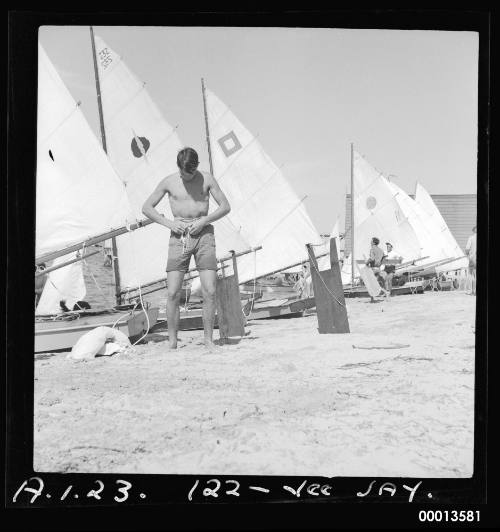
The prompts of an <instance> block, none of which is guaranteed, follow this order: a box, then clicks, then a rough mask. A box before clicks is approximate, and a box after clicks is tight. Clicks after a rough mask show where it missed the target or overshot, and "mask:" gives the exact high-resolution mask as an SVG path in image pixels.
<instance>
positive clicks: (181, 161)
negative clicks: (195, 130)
mask: <svg viewBox="0 0 500 532" xmlns="http://www.w3.org/2000/svg"><path fill="white" fill-rule="evenodd" d="M198 164H199V161H198V154H197V153H196V151H195V150H193V148H183V149H182V150H181V151H180V152H179V153H178V154H177V166H178V167H179V168H180V169H181V170H184V172H188V173H189V174H192V173H193V172H194V171H195V170H196V169H197V168H198Z"/></svg>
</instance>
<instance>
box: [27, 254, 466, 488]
mask: <svg viewBox="0 0 500 532" xmlns="http://www.w3.org/2000/svg"><path fill="white" fill-rule="evenodd" d="M96 257H100V255H97V256H96ZM99 260H101V259H99ZM162 293H163V292H160V294H162ZM475 304H476V298H475V297H472V296H470V295H467V294H465V293H464V292H461V291H450V292H425V293H424V294H416V295H402V296H397V297H393V298H391V300H390V301H383V302H380V303H377V304H370V303H369V299H368V298H354V299H347V300H346V305H347V311H348V316H349V323H350V328H351V333H350V334H324V335H323V334H321V335H320V334H319V333H318V331H317V317H316V315H315V314H314V313H312V314H311V315H308V316H304V317H301V318H290V319H278V320H254V321H249V322H248V323H247V325H246V335H245V336H244V337H243V338H241V339H240V340H239V341H237V340H233V341H232V342H231V343H230V344H229V345H223V346H221V347H220V350H219V351H218V352H217V353H212V354H209V353H206V352H205V351H204V347H203V343H202V340H203V333H202V331H180V332H179V340H180V342H179V348H178V349H177V350H176V351H168V349H167V342H166V340H167V333H166V332H165V333H151V334H150V335H148V337H147V338H146V340H147V343H142V344H138V345H137V346H135V347H134V348H133V349H132V350H130V351H129V352H126V353H123V354H117V355H114V356H111V357H98V358H95V359H91V360H87V361H75V360H71V359H68V358H66V357H67V353H45V354H37V355H35V383H34V385H35V396H34V451H33V459H34V469H35V471H38V472H49V471H50V472H68V473H69V472H78V473H97V472H99V473H151V474H200V475H202V474H219V475H297V476H298V475H309V476H374V477H375V476H387V477H391V476H395V477H438V478H440V477H442V478H445V477H446V478H450V477H452V478H466V477H470V476H471V475H472V473H473V442H474V356H475ZM215 338H218V332H217V331H216V332H215Z"/></svg>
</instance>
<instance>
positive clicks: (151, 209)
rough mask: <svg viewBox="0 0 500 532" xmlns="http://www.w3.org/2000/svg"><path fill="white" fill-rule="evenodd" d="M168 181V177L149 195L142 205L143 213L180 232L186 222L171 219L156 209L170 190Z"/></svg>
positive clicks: (175, 231)
mask: <svg viewBox="0 0 500 532" xmlns="http://www.w3.org/2000/svg"><path fill="white" fill-rule="evenodd" d="M166 181H167V178H165V179H163V180H162V181H161V182H160V183H159V184H158V186H157V187H156V188H155V190H154V192H153V193H152V194H151V196H149V198H148V199H147V200H146V201H145V202H144V205H143V206H142V213H143V214H144V215H145V216H147V217H148V218H149V219H150V220H153V222H156V223H157V224H160V225H164V226H165V227H168V228H169V229H170V230H171V231H173V232H174V233H179V234H180V233H182V232H183V231H184V226H185V224H184V223H182V222H179V221H178V220H169V219H167V218H165V216H164V215H163V214H160V213H159V212H158V211H157V210H156V209H155V207H156V206H157V205H158V203H160V201H161V200H162V199H163V196H165V194H166V193H167V192H168V188H167V182H166Z"/></svg>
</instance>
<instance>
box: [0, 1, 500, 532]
mask: <svg viewBox="0 0 500 532" xmlns="http://www.w3.org/2000/svg"><path fill="white" fill-rule="evenodd" d="M182 7H183V6H182ZM492 14H493V11H492V10H491V9H488V8H481V7H475V8H470V9H453V10H452V9H438V8H434V9H431V8H421V9H412V10H410V9H394V8H393V9H389V8H384V9H382V8H377V9H366V10H361V9H358V10H355V9H351V10H348V9H345V10H341V9H331V10H319V9H318V10H316V11H314V10H312V9H311V10H304V9H301V10H288V11H287V10H279V9H261V10H258V9H255V8H254V9H253V10H250V9H249V10H247V11H232V10H210V11H208V10H207V11H206V12H204V11H202V10H197V11H194V10H193V11H188V10H187V9H184V8H183V9H181V6H180V5H179V9H178V10H177V11H174V10H173V9H170V10H169V11H167V10H161V11H142V12H137V11H123V10H120V11H119V10H115V9H113V10H111V9H110V10H109V11H104V10H102V8H101V9H100V10H94V11H85V10H75V11H71V12H70V11H68V10H67V9H65V10H57V9H53V10H43V11H41V10H40V11H38V10H31V11H29V10H25V11H22V10H11V11H9V12H8V56H7V61H8V64H7V66H8V69H7V71H8V72H7V136H8V137H7V138H8V146H7V148H8V152H7V158H6V161H7V173H6V179H4V180H3V181H4V184H5V185H6V186H5V187H4V189H5V191H6V194H4V195H3V197H4V198H5V199H4V211H3V212H4V227H5V228H6V229H7V230H6V232H5V235H6V243H7V245H6V251H7V253H6V266H7V268H6V271H7V275H6V292H5V294H6V297H5V298H4V301H5V302H6V305H5V318H6V319H5V323H6V333H7V334H6V343H5V346H6V357H5V361H6V366H5V367H6V409H5V412H6V417H5V424H4V426H5V429H6V430H5V433H6V439H5V441H6V454H5V461H6V462H5V465H6V468H5V470H6V476H5V484H4V486H5V499H4V501H5V502H4V509H5V512H6V513H7V514H8V515H9V517H10V519H11V523H14V526H13V529H23V528H24V527H27V526H28V525H29V527H30V529H36V530H44V529H47V530H48V529H50V530H63V529H69V530H86V529H88V530H97V529H114V530H133V529H142V530H158V529H167V530H172V529H179V530H181V529H182V530H187V529H190V530H192V529H207V530H210V529H224V530H228V529H246V530H251V529H258V530H271V529H272V530H275V529H276V530H277V529H307V530H315V529H337V528H363V527H366V528H400V527H407V526H411V527H412V528H417V527H425V526H429V523H426V522H421V521H419V518H418V512H419V511H420V510H433V509H440V510H442V511H444V510H445V509H447V510H448V511H449V512H451V511H452V510H457V511H458V510H470V511H480V512H481V522H480V523H475V526H484V525H485V524H486V523H487V522H488V521H490V520H491V521H490V522H493V521H495V522H496V523H497V524H498V522H499V520H498V517H496V518H494V517H493V511H492V510H491V509H490V508H491V507H489V505H488V504H487V503H488V501H489V502H492V501H491V496H492V495H491V493H492V489H493V484H492V482H493V479H492V476H491V475H490V476H489V477H488V476H487V471H490V470H492V469H491V468H493V467H495V468H496V466H497V461H496V458H495V456H494V452H492V451H493V448H492V447H491V446H490V453H489V455H488V460H487V447H488V445H487V441H488V440H487V438H488V430H487V429H488V418H489V417H491V416H492V414H491V413H490V412H491V408H490V409H489V408H488V397H489V394H490V392H491V391H492V390H491V389H490V388H488V374H491V367H490V366H491V363H492V362H493V361H492V360H491V359H489V358H488V317H489V313H488V308H489V302H490V299H491V298H490V289H489V284H488V280H489V279H488V273H489V271H490V266H491V265H492V254H491V248H490V239H491V217H490V194H491V187H490V176H491V175H492V163H493V160H492V152H491V150H490V131H491V123H490V120H491V118H490V102H491V90H492V89H491V87H492V80H493V78H492V70H491V56H490V53H491V49H492V47H493V45H492V40H491V37H492V35H491V25H492ZM44 25H82V26H89V25H94V26H240V27H248V26H261V27H262V26H267V27H279V26H282V27H283V26H284V27H310V28H320V27H332V28H346V29H347V28H358V29H364V28H374V29H375V28H379V29H401V30H404V29H413V30H440V31H474V32H478V34H479V93H478V167H477V175H478V187H477V207H478V208H477V213H478V214H477V225H478V234H479V238H478V277H479V279H480V283H479V285H478V292H477V314H476V359H475V429H474V474H473V476H472V478H470V479H442V478H441V479H438V478H436V479H432V478H423V479H413V478H385V477H384V478H368V477H367V478H351V477H333V478H326V477H320V478H306V477H300V478H299V477H258V476H255V477H253V476H248V477H247V476H240V477H233V476H231V477H230V476H225V475H216V474H214V476H206V475H201V476H199V477H197V476H191V475H187V476H184V475H126V474H124V475H115V474H102V475H101V474H99V475H94V474H56V473H50V474H45V473H43V474H37V473H36V472H34V471H33V382H34V359H33V352H34V349H33V342H34V339H33V336H34V335H33V329H32V327H33V325H32V324H33V313H34V309H33V306H32V304H33V285H32V283H33V282H34V280H33V264H34V261H35V255H34V235H35V183H36V181H35V170H36V168H35V166H36V165H35V162H36V100H37V42H38V28H39V27H40V26H44ZM27 302H30V303H29V304H28V303H27ZM28 324H29V325H28ZM490 407H492V404H491V403H490ZM33 477H41V478H43V482H44V491H43V494H42V495H41V496H39V497H38V498H37V499H36V500H35V501H34V503H32V504H31V503H30V502H29V501H30V498H31V497H32V496H33V494H34V492H29V491H27V490H23V491H21V492H20V493H19V495H18V497H17V498H16V502H13V497H14V495H15V494H16V493H17V492H18V490H19V488H20V486H21V485H22V483H23V482H25V481H26V484H25V486H26V487H31V488H33V489H34V488H35V487H36V486H37V482H38V481H37V480H34V479H33ZM214 477H215V478H217V479H218V480H219V481H220V482H221V483H222V486H223V487H224V486H226V487H225V488H224V489H222V488H221V491H220V492H219V495H220V496H219V497H217V498H215V497H212V496H210V495H209V496H204V495H203V488H205V487H207V486H208V484H207V481H208V480H210V479H211V478H214ZM30 479H31V480H30ZM97 479H99V480H101V481H102V482H103V483H104V485H105V486H106V487H107V489H106V490H105V491H103V497H102V498H101V499H100V500H98V499H96V498H92V497H91V498H88V497H83V496H82V497H81V498H80V499H79V500H78V501H75V500H74V499H70V498H68V499H67V502H66V501H65V503H62V502H60V501H59V496H58V497H56V496H54V497H52V498H51V499H49V498H48V497H47V496H46V495H47V494H48V493H49V492H52V493H54V494H58V495H60V494H62V493H63V492H64V491H65V489H67V487H68V486H70V485H71V486H73V489H74V490H75V491H78V490H79V491H80V493H82V494H83V493H84V492H85V493H87V492H88V491H89V490H91V489H96V488H97V484H96V480H97ZM197 479H198V480H199V485H198V487H197V488H196V490H195V491H193V492H192V493H193V495H192V498H193V500H192V501H189V500H188V495H189V493H190V490H191V489H192V488H193V485H194V482H195V480H197ZM120 480H125V481H127V482H130V483H131V485H132V488H130V491H129V494H130V496H129V497H128V499H127V500H126V501H124V502H116V501H115V500H114V497H116V496H119V495H120V492H119V491H117V490H118V487H119V486H121V487H123V486H124V484H119V483H117V481H120ZM230 480H237V481H238V482H239V483H240V496H239V497H235V496H231V495H227V494H225V491H226V490H227V489H229V487H231V488H232V487H234V485H233V484H227V481H230ZM304 480H307V483H306V485H305V486H304V487H303V491H302V493H301V496H300V497H297V495H296V494H293V493H292V492H291V491H287V490H284V489H283V485H287V486H289V487H291V488H294V489H296V488H298V487H299V486H300V485H301V484H302V483H303V481H304ZM373 481H375V484H374V485H372V489H371V490H370V493H369V494H367V495H366V496H361V495H360V494H362V493H365V492H366V491H367V490H368V488H369V486H370V485H371V483H372V482H373ZM420 481H422V484H421V486H420V487H419V489H418V491H417V492H416V494H415V497H414V499H413V502H411V503H410V502H409V500H408V499H409V495H410V491H409V489H408V488H411V487H414V486H415V485H416V484H417V483H418V482H420ZM313 483H318V484H320V486H324V485H325V484H328V485H330V486H333V489H332V490H331V495H329V496H322V495H320V496H312V495H308V494H307V493H306V489H307V487H310V484H313ZM383 483H391V484H387V487H386V489H385V490H384V491H383V493H382V494H379V491H378V490H379V488H380V487H381V486H382V484H383ZM392 484H393V485H394V486H395V487H396V491H395V492H394V494H393V495H391V494H390V489H391V485H392ZM404 485H406V488H404V487H403V486H404ZM248 486H261V487H264V488H267V489H269V490H270V493H269V494H265V493H264V492H259V491H249V490H248ZM487 488H489V489H487ZM105 494H106V495H105ZM139 494H144V495H145V497H144V498H141V497H140V495H139ZM429 494H431V495H432V497H430V496H429ZM451 524H452V523H448V525H451ZM455 524H462V526H463V525H467V524H468V523H467V522H464V523H455ZM469 524H472V523H469Z"/></svg>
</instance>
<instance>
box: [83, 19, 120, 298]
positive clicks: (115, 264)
mask: <svg viewBox="0 0 500 532" xmlns="http://www.w3.org/2000/svg"><path fill="white" fill-rule="evenodd" d="M90 40H91V42H92V57H93V59H94V75H95V88H96V92H97V107H98V109H99V125H100V127H101V142H102V149H103V150H104V152H105V153H106V154H107V153H108V149H107V146H106V130H105V129H104V113H103V111H102V101H101V85H100V83H99V70H98V68H97V54H96V51H95V39H94V29H93V28H92V26H90ZM111 245H112V250H113V260H112V263H113V271H114V274H115V298H116V303H117V304H118V305H119V304H120V303H121V296H120V269H119V266H118V260H117V257H118V251H117V247H116V239H115V237H112V238H111Z"/></svg>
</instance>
